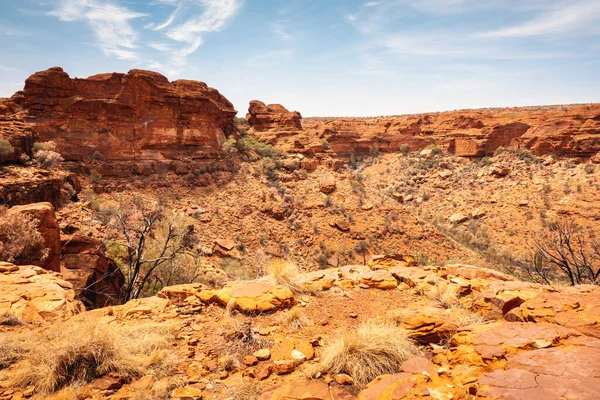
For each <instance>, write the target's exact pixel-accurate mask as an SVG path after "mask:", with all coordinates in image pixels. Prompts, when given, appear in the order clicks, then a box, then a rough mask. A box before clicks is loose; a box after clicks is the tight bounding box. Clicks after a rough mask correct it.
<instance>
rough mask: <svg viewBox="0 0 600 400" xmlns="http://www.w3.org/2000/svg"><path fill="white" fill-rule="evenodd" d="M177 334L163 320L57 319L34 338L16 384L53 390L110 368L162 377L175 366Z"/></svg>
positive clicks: (89, 377)
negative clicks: (132, 322) (128, 322)
mask: <svg viewBox="0 0 600 400" xmlns="http://www.w3.org/2000/svg"><path fill="white" fill-rule="evenodd" d="M173 339H174V334H173V329H172V327H170V326H166V325H160V324H141V325H135V326H124V325H118V324H106V323H99V322H97V321H86V320H78V322H74V321H68V322H64V323H60V324H56V325H53V326H52V327H51V328H49V329H48V330H46V331H45V332H43V333H41V334H38V335H36V337H35V338H34V337H32V338H31V340H29V342H28V344H27V346H28V347H27V352H26V353H25V354H24V355H23V361H22V363H21V365H19V366H20V367H21V368H19V370H18V371H17V373H16V374H15V382H14V383H15V384H16V385H18V386H22V387H25V386H30V385H31V386H34V387H35V390H36V392H38V393H52V392H55V391H57V390H60V389H61V388H63V387H66V386H70V385H80V384H85V383H88V382H91V381H93V380H94V379H96V378H98V377H101V376H103V375H105V374H107V373H110V372H119V373H124V374H127V375H129V376H131V377H139V376H142V375H157V376H162V375H165V374H167V373H169V372H170V370H171V368H172V366H173V361H174V360H173V356H172V351H171V349H170V345H171V343H172V341H173Z"/></svg>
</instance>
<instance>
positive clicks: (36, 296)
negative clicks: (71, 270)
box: [0, 262, 84, 322]
mask: <svg viewBox="0 0 600 400" xmlns="http://www.w3.org/2000/svg"><path fill="white" fill-rule="evenodd" d="M83 310H84V307H83V304H81V302H79V301H77V300H75V292H74V291H73V286H72V285H71V284H70V283H69V282H67V281H65V280H63V279H61V278H60V277H59V276H58V274H56V273H53V272H50V271H46V270H44V269H42V268H40V267H38V266H33V265H23V266H16V265H13V264H9V263H4V262H0V314H4V313H10V314H12V315H14V316H16V317H18V318H21V319H22V320H23V321H24V322H42V321H44V320H49V319H53V318H65V317H70V316H73V315H75V314H78V313H79V312H81V311H83Z"/></svg>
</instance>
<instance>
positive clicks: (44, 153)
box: [33, 142, 64, 169]
mask: <svg viewBox="0 0 600 400" xmlns="http://www.w3.org/2000/svg"><path fill="white" fill-rule="evenodd" d="M33 160H34V161H35V162H36V163H37V164H38V165H39V166H40V167H42V168H45V169H50V168H54V167H56V165H57V164H58V163H59V162H61V161H64V159H63V158H62V156H61V155H60V154H59V153H58V152H57V151H56V143H54V142H43V143H40V142H36V143H34V144H33Z"/></svg>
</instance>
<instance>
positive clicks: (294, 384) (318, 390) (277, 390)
mask: <svg viewBox="0 0 600 400" xmlns="http://www.w3.org/2000/svg"><path fill="white" fill-rule="evenodd" d="M260 398H261V400H300V399H302V400H331V399H332V398H333V399H335V400H351V399H356V396H355V395H353V394H352V392H351V390H350V389H348V388H346V387H344V386H339V385H332V386H331V387H330V386H329V385H327V384H326V383H325V382H323V381H300V380H298V381H289V382H285V383H283V384H281V385H278V386H274V387H272V388H270V389H267V390H265V391H264V392H263V393H262V395H261V397H260Z"/></svg>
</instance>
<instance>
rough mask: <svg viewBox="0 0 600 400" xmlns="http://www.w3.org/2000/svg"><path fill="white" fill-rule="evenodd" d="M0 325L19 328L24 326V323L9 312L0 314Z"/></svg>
mask: <svg viewBox="0 0 600 400" xmlns="http://www.w3.org/2000/svg"><path fill="white" fill-rule="evenodd" d="M0 325H4V326H20V325H25V322H24V321H23V320H22V319H21V318H20V317H18V316H16V315H15V314H13V313H12V312H10V311H6V312H4V313H2V314H0Z"/></svg>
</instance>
